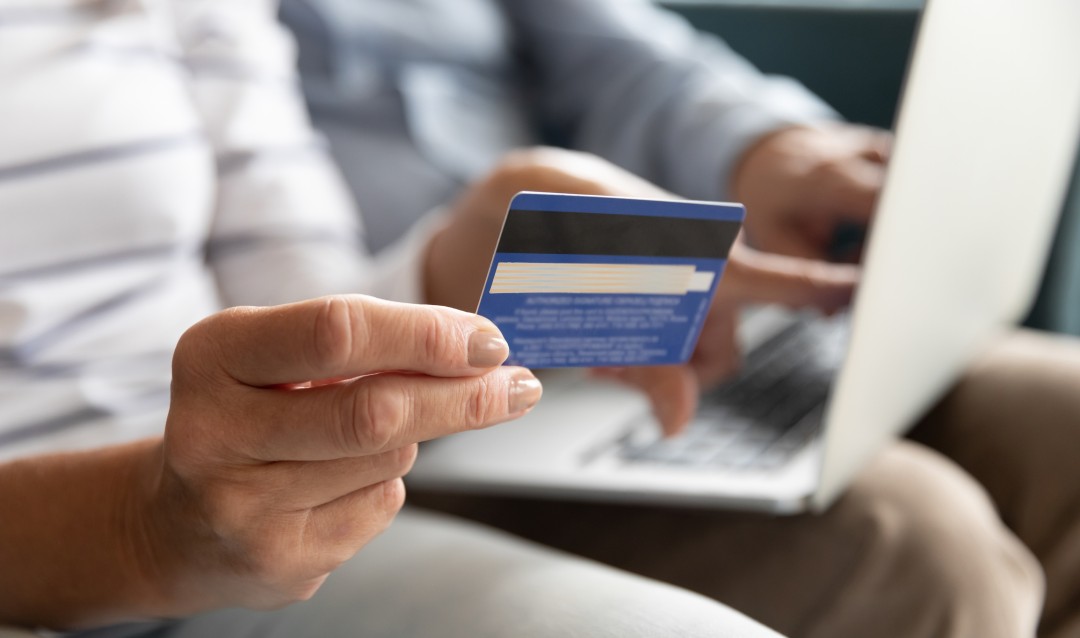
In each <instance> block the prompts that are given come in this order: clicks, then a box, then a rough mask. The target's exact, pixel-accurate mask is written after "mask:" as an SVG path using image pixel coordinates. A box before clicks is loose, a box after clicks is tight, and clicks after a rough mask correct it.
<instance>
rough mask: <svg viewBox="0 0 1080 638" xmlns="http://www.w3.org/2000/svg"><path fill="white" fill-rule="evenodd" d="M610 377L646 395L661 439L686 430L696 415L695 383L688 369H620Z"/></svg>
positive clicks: (691, 371)
mask: <svg viewBox="0 0 1080 638" xmlns="http://www.w3.org/2000/svg"><path fill="white" fill-rule="evenodd" d="M613 376H614V377H615V378H617V379H619V380H620V381H622V382H623V383H627V384H629V385H631V386H633V387H635V388H638V389H640V390H642V391H643V392H645V394H646V395H647V396H648V397H649V402H650V403H652V408H653V414H654V415H655V416H656V419H657V420H658V421H659V422H660V427H661V428H662V429H663V431H664V436H674V435H676V434H678V433H680V432H682V431H683V430H685V429H686V426H687V425H688V424H689V423H690V419H692V418H693V417H694V414H695V413H696V412H697V405H698V382H697V378H696V377H695V376H694V372H693V370H691V369H690V368H689V367H687V366H643V367H633V368H621V369H619V371H616V372H613Z"/></svg>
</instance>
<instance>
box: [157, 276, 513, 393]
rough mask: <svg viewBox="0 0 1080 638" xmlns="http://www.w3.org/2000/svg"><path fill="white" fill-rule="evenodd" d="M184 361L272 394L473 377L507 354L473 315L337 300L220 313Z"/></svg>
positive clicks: (355, 298) (188, 340)
mask: <svg viewBox="0 0 1080 638" xmlns="http://www.w3.org/2000/svg"><path fill="white" fill-rule="evenodd" d="M189 350H195V352H193V353H189V352H188V351H189ZM187 354H192V355H193V356H192V357H188V358H187V359H186V360H187V361H192V360H194V361H195V362H196V363H198V362H199V361H201V360H203V359H206V358H210V359H211V361H213V362H216V366H217V368H218V369H219V370H220V371H222V372H224V373H225V375H227V376H228V377H230V378H232V379H234V380H236V381H239V382H241V383H244V384H247V385H252V386H270V385H277V384H293V383H303V382H307V381H320V380H323V379H334V378H352V377H357V376H360V375H364V374H370V373H373V372H380V371H386V370H409V371H415V372H423V373H425V374H430V375H438V376H462V375H475V374H479V373H480V372H482V371H484V370H487V369H490V368H492V367H495V366H498V365H500V364H501V363H502V362H503V361H504V360H505V359H506V357H507V356H508V354H509V348H508V347H507V345H506V341H505V340H503V338H502V335H501V334H500V333H499V330H498V328H496V327H495V325H494V324H492V323H491V322H490V321H488V320H487V319H484V318H483V317H479V316H477V315H473V314H469V313H465V312H461V311H458V310H452V309H450V308H443V307H438V306H420V305H413V304H401V303H394V302H389V301H383V300H380V299H375V298H372V297H366V296H362V295H342V296H336V297H323V298H321V299H312V300H309V301H302V302H299V303H295V304H289V305H284V306H274V307H270V308H233V309H231V310H227V311H225V312H221V313H218V314H216V315H214V316H212V317H210V318H208V319H206V320H204V321H203V322H200V323H199V324H197V325H196V326H195V327H193V328H192V329H191V330H189V331H188V333H187V334H185V335H184V338H183V339H182V340H181V344H180V345H179V346H178V348H177V357H178V358H180V357H182V356H184V355H187ZM203 365H206V364H203ZM210 365H213V364H210ZM177 372H178V373H183V372H184V370H183V369H179V370H177Z"/></svg>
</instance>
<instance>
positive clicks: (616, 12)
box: [502, 0, 837, 199]
mask: <svg viewBox="0 0 1080 638" xmlns="http://www.w3.org/2000/svg"><path fill="white" fill-rule="evenodd" d="M502 4H503V6H504V7H505V9H506V11H507V12H508V15H509V17H510V19H511V22H512V24H513V26H514V28H515V33H516V36H517V39H518V41H519V42H520V49H521V50H522V54H523V55H524V56H525V57H526V59H527V60H528V62H529V63H530V64H531V65H532V66H533V67H534V68H535V69H536V71H537V74H538V85H537V87H536V90H535V96H536V100H537V103H538V104H539V106H540V109H541V115H542V116H543V117H544V118H545V119H546V120H548V122H549V123H552V124H554V125H555V127H556V129H557V130H561V131H564V132H566V133H567V134H568V135H569V141H570V142H571V143H572V145H573V146H574V147H575V148H578V149H581V150H585V151H589V152H592V153H596V154H598V155H600V156H602V157H604V158H606V159H608V160H609V161H613V162H615V163H616V164H619V165H621V166H623V167H624V168H627V169H629V170H630V171H632V172H634V173H636V174H638V175H641V176H643V177H645V178H646V179H648V180H650V181H652V182H655V183H657V184H659V185H660V186H662V187H664V188H666V189H668V190H670V191H672V192H675V193H678V194H679V195H681V196H684V197H690V198H694V199H728V198H730V197H731V191H730V188H729V185H730V180H731V178H732V176H733V174H734V173H735V167H736V165H737V163H738V162H739V159H740V158H741V156H742V155H743V153H744V152H745V151H746V149H747V148H749V147H750V146H751V145H752V144H753V143H754V142H756V141H757V140H759V139H761V138H762V137H763V136H764V135H766V134H768V133H771V132H774V131H777V130H780V129H783V128H788V127H791V126H795V125H804V124H810V123H818V122H822V121H828V120H832V119H835V118H836V117H837V116H836V114H835V113H834V112H833V111H832V110H831V109H830V108H829V107H828V106H826V105H825V104H824V103H823V102H821V100H819V99H818V98H816V97H815V96H813V95H812V94H811V93H810V92H808V91H806V90H805V89H804V88H803V87H802V86H800V85H798V84H797V83H795V82H794V81H792V80H790V79H785V78H776V77H766V76H764V75H762V74H761V73H760V72H758V71H757V70H756V69H755V68H753V66H751V65H750V64H749V63H748V62H747V61H746V60H744V59H743V58H741V57H739V56H738V55H737V54H735V53H734V52H732V51H731V50H730V49H729V48H728V47H727V46H726V45H724V44H723V43H722V42H720V41H719V40H718V39H717V38H714V37H711V36H708V35H705V34H702V33H699V32H698V31H696V30H695V29H693V27H691V26H690V25H689V24H688V23H687V22H686V21H685V20H683V19H682V18H680V17H679V16H676V15H675V14H673V13H671V12H669V11H667V10H664V9H661V8H658V7H655V6H653V4H652V3H650V2H648V1H647V0H593V1H590V2H581V1H580V0H547V1H545V2H533V1H531V0H503V3H502Z"/></svg>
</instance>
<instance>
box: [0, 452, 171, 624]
mask: <svg viewBox="0 0 1080 638" xmlns="http://www.w3.org/2000/svg"><path fill="white" fill-rule="evenodd" d="M160 445H161V441H160V439H151V440H145V441H140V442H137V443H133V444H129V445H124V446H119V447H111V448H105V449H100V450H94V451H90V452H79V453H70V454H57V455H52V456H43V457H34V458H28V459H21V460H17V461H14V462H11V463H7V464H5V465H0V520H2V521H3V522H2V523H0V624H16V625H21V626H27V627H49V628H74V627H89V626H95V625H101V624H106V623H109V622H115V621H119V620H123V619H130V618H138V617H150V616H157V615H161V614H162V613H163V611H164V607H163V604H162V603H163V597H162V596H161V593H160V592H161V591H162V589H161V588H160V587H159V586H158V584H157V583H156V582H155V581H156V577H157V575H154V574H148V573H144V571H145V570H144V567H143V566H144V565H147V564H149V561H147V560H145V556H143V555H141V554H143V553H145V552H146V548H147V547H148V543H147V539H146V538H145V537H144V535H143V534H142V533H141V532H140V531H139V530H140V529H144V527H145V526H144V525H143V523H144V522H145V521H142V520H140V518H141V517H142V516H144V515H145V514H144V512H145V504H146V503H147V500H146V498H147V495H148V494H149V493H150V490H151V489H152V488H153V486H152V485H148V484H147V483H148V482H152V481H148V479H147V477H149V476H153V475H154V473H153V467H154V463H155V462H156V460H157V459H158V458H160Z"/></svg>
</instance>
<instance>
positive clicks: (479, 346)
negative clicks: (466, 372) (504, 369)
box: [469, 330, 510, 368]
mask: <svg viewBox="0 0 1080 638" xmlns="http://www.w3.org/2000/svg"><path fill="white" fill-rule="evenodd" d="M509 356H510V346H509V345H508V344H507V343H506V339H503V338H502V335H500V334H499V333H497V332H489V331H487V330H477V331H476V332H474V333H472V335H471V336H470V337H469V365H471V366H472V367H474V368H494V367H495V366H497V365H500V364H502V362H503V361H506V358H507V357H509Z"/></svg>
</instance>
